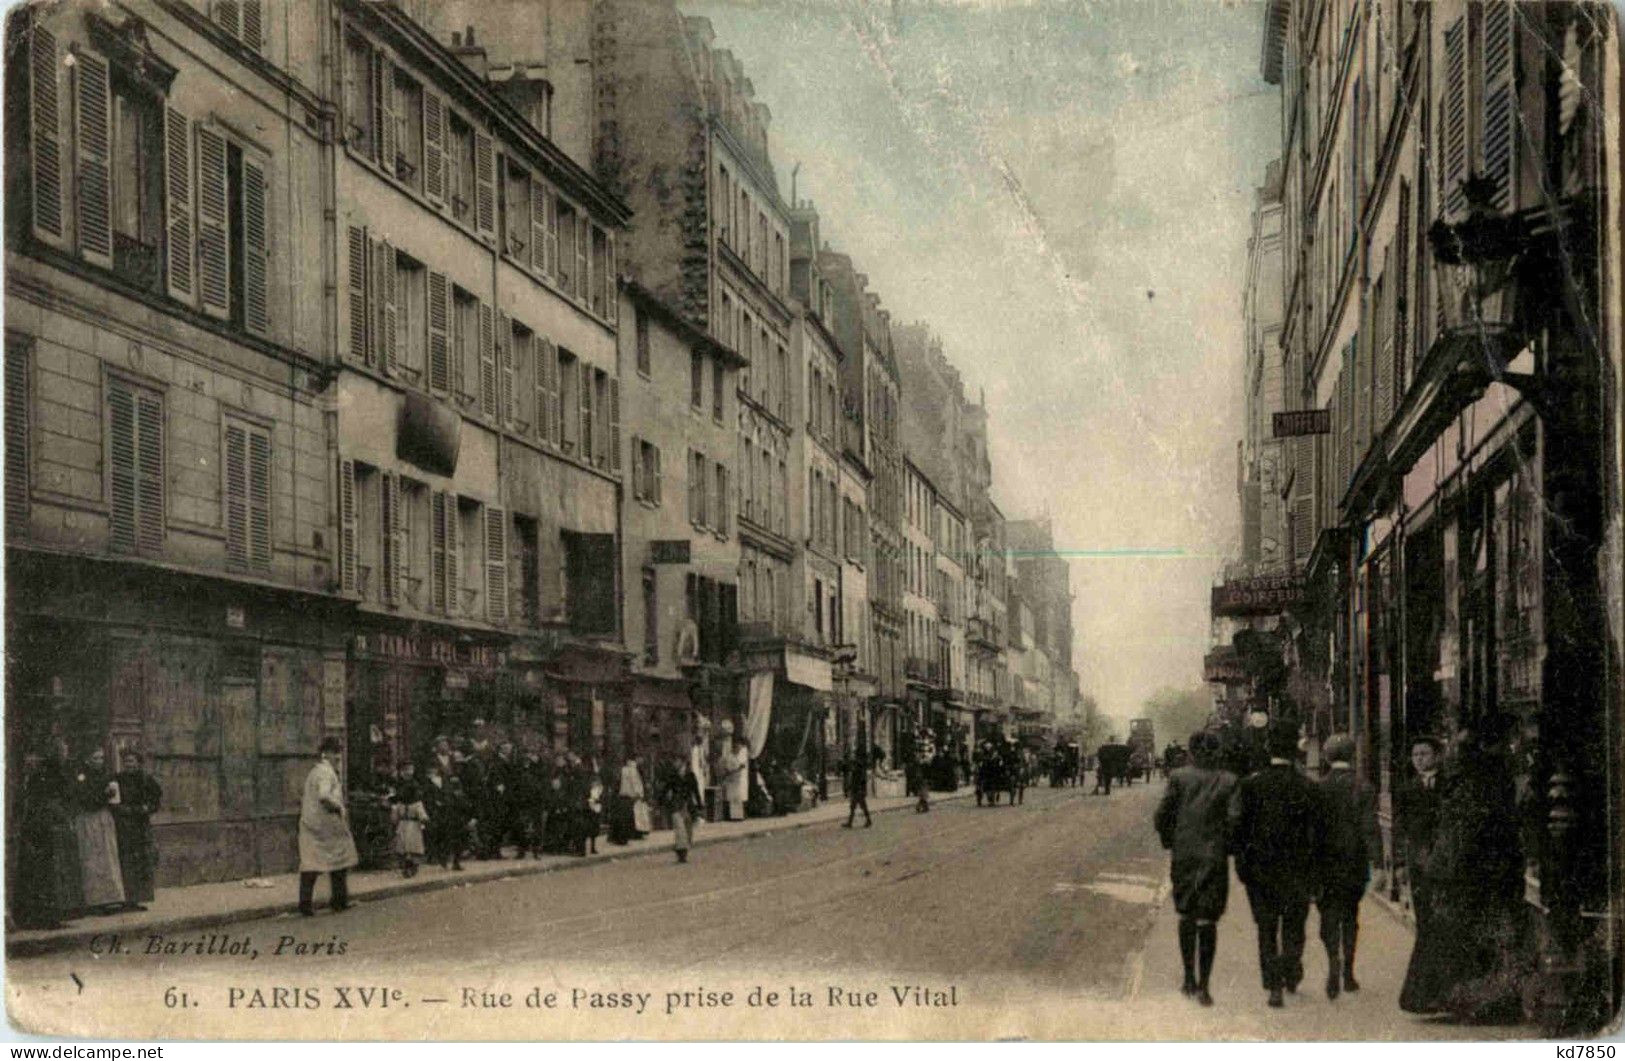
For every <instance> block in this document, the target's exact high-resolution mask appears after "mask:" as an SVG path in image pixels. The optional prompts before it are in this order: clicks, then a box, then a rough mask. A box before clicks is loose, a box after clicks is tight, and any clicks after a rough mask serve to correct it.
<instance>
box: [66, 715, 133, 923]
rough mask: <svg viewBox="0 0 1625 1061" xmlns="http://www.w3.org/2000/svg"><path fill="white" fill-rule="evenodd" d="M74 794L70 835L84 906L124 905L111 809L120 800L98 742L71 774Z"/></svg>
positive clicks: (104, 909)
mask: <svg viewBox="0 0 1625 1061" xmlns="http://www.w3.org/2000/svg"><path fill="white" fill-rule="evenodd" d="M74 795H75V802H76V803H77V804H78V811H79V813H77V814H75V815H74V818H73V835H74V840H75V842H76V843H77V844H78V846H79V875H80V879H81V880H82V881H83V883H84V904H85V909H86V910H88V911H90V912H91V913H110V912H112V911H113V910H115V909H117V908H119V907H122V906H123V905H124V874H123V871H122V869H121V868H120V866H119V858H118V829H117V827H116V826H115V825H114V824H113V812H112V809H111V808H113V807H115V806H117V805H118V804H119V802H120V801H119V788H118V782H116V781H114V780H113V775H112V774H111V773H110V772H109V771H108V769H107V752H106V750H105V749H104V748H102V746H101V745H100V744H96V745H94V746H92V747H91V749H90V751H89V753H88V754H87V755H86V756H85V758H84V761H83V762H82V763H80V764H79V769H78V772H77V773H75V774H74Z"/></svg>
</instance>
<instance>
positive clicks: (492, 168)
mask: <svg viewBox="0 0 1625 1061" xmlns="http://www.w3.org/2000/svg"><path fill="white" fill-rule="evenodd" d="M474 228H475V230H476V231H477V232H479V233H480V234H481V235H482V236H495V235H496V230H497V186H496V149H495V147H494V146H493V145H492V143H491V138H490V137H489V136H486V135H485V134H484V133H481V132H475V133H474Z"/></svg>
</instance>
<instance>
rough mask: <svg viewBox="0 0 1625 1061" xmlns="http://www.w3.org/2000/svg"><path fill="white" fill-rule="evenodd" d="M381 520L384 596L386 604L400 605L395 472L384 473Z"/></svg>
mask: <svg viewBox="0 0 1625 1061" xmlns="http://www.w3.org/2000/svg"><path fill="white" fill-rule="evenodd" d="M378 496H379V510H380V517H381V518H380V519H379V520H378V526H379V528H380V530H381V531H382V533H383V543H382V544H383V548H382V550H381V551H380V553H379V555H380V556H381V557H382V558H383V565H382V566H383V586H382V596H383V601H384V603H385V604H399V603H400V599H401V525H402V520H401V477H400V476H398V475H396V474H394V473H393V472H384V473H383V489H382V490H381V491H379V495H378Z"/></svg>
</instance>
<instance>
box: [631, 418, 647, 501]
mask: <svg viewBox="0 0 1625 1061" xmlns="http://www.w3.org/2000/svg"><path fill="white" fill-rule="evenodd" d="M641 444H642V443H641V442H640V440H639V439H638V436H637V435H635V434H634V435H633V436H632V497H633V498H634V499H635V500H638V501H647V500H648V499H649V492H648V490H647V489H645V486H644V477H645V475H647V474H648V469H647V468H645V466H644V462H643V450H642V449H640V448H639V447H640V445H641Z"/></svg>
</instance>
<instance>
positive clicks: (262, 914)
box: [6, 789, 972, 958]
mask: <svg viewBox="0 0 1625 1061" xmlns="http://www.w3.org/2000/svg"><path fill="white" fill-rule="evenodd" d="M934 795H935V796H936V798H935V799H933V800H932V802H933V804H936V803H946V802H949V801H951V800H960V799H969V798H970V797H971V795H972V793H971V791H970V790H968V789H967V790H965V791H963V792H949V793H934ZM825 802H834V801H833V800H826V801H825ZM913 807H914V804H913V803H911V802H902V803H899V804H898V805H897V806H895V807H880V808H877V809H876V810H875V811H874V812H873V813H874V814H877V815H879V814H890V813H892V812H894V811H900V810H912V809H913ZM837 821H839V818H838V817H835V818H826V819H819V820H817V821H796V820H794V819H790V820H788V821H787V822H786V823H785V824H784V825H781V826H775V827H772V828H767V829H759V830H755V831H752V832H742V833H736V834H733V835H725V836H712V837H708V838H705V839H696V840H695V841H694V843H693V845H692V846H693V847H696V848H699V847H711V846H713V845H718V844H733V843H739V842H741V841H744V840H753V839H756V838H757V837H762V836H773V835H777V834H779V833H787V832H793V831H795V830H798V829H811V828H814V827H816V826H819V825H833V824H835V823H836V822H837ZM670 854H671V847H670V846H669V845H668V844H656V845H652V846H650V847H647V848H643V849H640V850H637V851H600V852H599V853H598V854H596V855H588V856H586V857H585V858H576V859H570V860H569V861H566V862H555V863H552V864H546V863H535V862H532V863H522V862H519V861H518V860H515V861H514V863H513V867H512V868H511V869H510V870H508V871H505V872H501V873H492V874H489V875H484V876H479V877H473V878H469V877H436V878H431V879H426V880H406V879H401V880H399V881H396V882H394V883H392V884H386V885H383V886H381V887H378V888H374V889H372V890H370V891H368V892H367V893H366V894H365V895H355V896H352V897H351V900H350V901H351V903H352V904H359V903H370V902H375V901H377V900H380V899H393V898H396V897H398V896H402V895H415V894H419V893H428V892H437V891H445V890H447V889H450V888H465V887H470V886H475V885H483V884H492V883H495V882H497V881H505V880H517V879H520V878H523V877H536V876H540V875H542V874H546V873H565V872H568V871H570V870H575V869H582V868H585V867H587V866H596V865H602V864H604V863H609V862H619V861H629V860H631V859H636V858H650V857H653V856H655V855H670ZM298 909H299V904H298V901H297V900H295V901H292V902H290V901H287V900H281V899H279V900H277V901H275V902H263V903H257V904H255V905H252V906H245V907H240V908H238V909H235V910H222V911H218V912H214V913H207V914H190V915H178V916H175V917H168V918H163V919H161V920H155V921H152V922H150V923H147V924H142V925H125V926H121V927H119V928H109V927H104V926H95V925H87V926H85V927H83V928H75V929H72V930H70V931H68V932H65V933H63V934H62V935H58V936H51V937H48V938H44V939H25V940H7V941H6V957H7V958H34V957H39V956H40V955H44V954H55V953H59V952H61V951H66V950H73V949H74V948H76V947H79V946H82V945H84V944H87V943H89V942H90V941H91V940H92V939H94V938H95V937H97V936H106V935H110V934H112V933H121V934H125V935H132V936H143V935H151V934H155V933H163V932H189V931H193V930H195V929H201V928H215V927H218V926H220V925H230V924H236V923H237V922H240V921H257V920H259V919H261V918H266V917H275V916H277V915H278V914H288V915H292V914H295V913H297V912H298Z"/></svg>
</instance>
